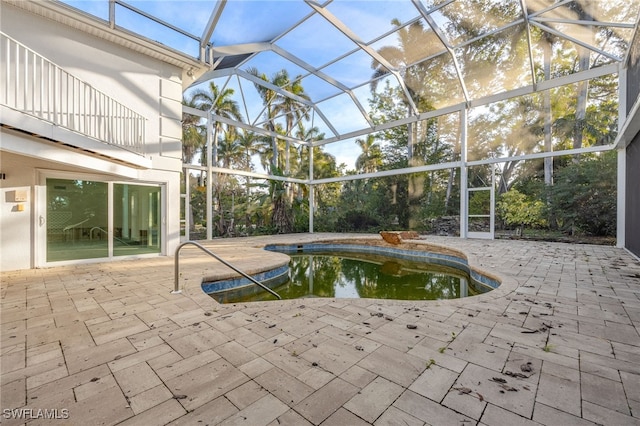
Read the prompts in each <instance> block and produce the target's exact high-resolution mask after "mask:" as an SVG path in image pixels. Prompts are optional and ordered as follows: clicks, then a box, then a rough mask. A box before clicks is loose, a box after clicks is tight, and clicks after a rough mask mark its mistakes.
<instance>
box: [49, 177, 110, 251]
mask: <svg viewBox="0 0 640 426" xmlns="http://www.w3.org/2000/svg"><path fill="white" fill-rule="evenodd" d="M107 194H108V185H107V183H105V182H92V181H86V180H73V179H47V213H46V215H47V220H46V223H47V245H46V247H47V262H58V261H62V260H74V259H93V258H102V257H108V256H109V241H108V238H107V235H106V233H103V231H104V230H106V229H107V227H108V195H107Z"/></svg>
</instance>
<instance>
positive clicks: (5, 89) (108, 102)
mask: <svg viewBox="0 0 640 426" xmlns="http://www.w3.org/2000/svg"><path fill="white" fill-rule="evenodd" d="M0 46H1V48H0V52H2V53H1V56H2V64H1V67H0V103H2V104H3V105H5V106H7V107H9V108H12V109H14V110H16V111H20V112H22V113H24V114H28V115H31V116H34V117H38V118H40V119H42V120H45V121H48V122H50V123H52V124H55V125H57V126H60V127H63V128H66V129H69V130H72V131H74V132H77V133H80V134H82V135H84V136H88V137H90V138H94V139H97V140H99V141H101V142H104V143H107V144H110V145H115V146H118V147H121V148H125V149H127V150H130V151H133V152H136V153H140V154H143V153H144V140H145V122H146V119H145V118H144V117H143V116H141V115H140V114H138V113H136V112H135V111H133V110H131V109H130V108H127V107H126V106H124V105H122V104H121V103H120V102H118V101H116V100H114V99H113V98H111V97H109V96H107V95H105V94H104V93H102V92H100V91H99V90H96V89H95V88H93V87H91V85H89V84H88V83H85V82H84V81H82V80H80V79H78V78H77V77H74V76H73V75H71V74H69V73H68V72H66V71H65V70H63V69H62V68H60V67H59V66H57V65H56V64H54V63H53V62H51V61H49V60H48V59H46V58H45V57H43V56H42V55H39V54H38V53H36V52H34V51H33V50H31V49H29V48H28V47H26V46H24V45H22V44H21V43H19V42H18V41H16V40H14V39H12V38H11V37H9V36H7V35H6V34H4V33H2V32H0Z"/></svg>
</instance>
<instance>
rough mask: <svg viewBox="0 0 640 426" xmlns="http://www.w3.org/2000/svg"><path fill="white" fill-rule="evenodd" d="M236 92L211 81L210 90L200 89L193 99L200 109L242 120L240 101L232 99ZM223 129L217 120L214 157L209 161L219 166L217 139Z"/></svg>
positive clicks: (214, 135) (214, 131)
mask: <svg viewBox="0 0 640 426" xmlns="http://www.w3.org/2000/svg"><path fill="white" fill-rule="evenodd" d="M233 94H234V90H233V89H231V88H227V89H224V90H220V89H219V88H218V86H217V85H216V84H215V83H214V82H213V81H212V82H210V83H209V90H208V91H207V90H203V89H199V90H197V91H195V92H194V94H193V98H192V99H193V101H194V102H195V103H196V104H197V107H198V109H201V110H204V111H211V113H212V114H214V115H218V116H220V117H225V118H230V119H234V120H237V121H240V122H242V115H241V114H240V108H239V106H238V103H237V102H236V101H234V100H233V99H231V97H232V96H233ZM221 131H222V125H221V123H220V122H219V121H216V123H215V125H214V128H213V138H212V140H213V147H212V148H213V158H208V159H207V161H211V164H212V165H213V166H214V167H216V166H218V147H217V139H218V135H219V134H220V132H221Z"/></svg>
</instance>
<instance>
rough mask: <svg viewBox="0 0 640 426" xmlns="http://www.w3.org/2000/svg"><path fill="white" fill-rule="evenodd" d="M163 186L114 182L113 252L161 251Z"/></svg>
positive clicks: (116, 253)
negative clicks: (161, 198) (161, 195)
mask: <svg viewBox="0 0 640 426" xmlns="http://www.w3.org/2000/svg"><path fill="white" fill-rule="evenodd" d="M160 234H161V233H160V187H157V186H142V185H128V184H114V185H113V255H114V256H129V255H136V254H144V253H160Z"/></svg>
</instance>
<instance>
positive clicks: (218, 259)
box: [171, 241, 282, 300]
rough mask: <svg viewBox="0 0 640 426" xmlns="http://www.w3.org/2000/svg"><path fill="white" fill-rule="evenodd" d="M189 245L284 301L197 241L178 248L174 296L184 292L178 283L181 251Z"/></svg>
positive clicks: (183, 244) (188, 242)
mask: <svg viewBox="0 0 640 426" xmlns="http://www.w3.org/2000/svg"><path fill="white" fill-rule="evenodd" d="M187 244H190V245H192V246H196V247H198V248H199V249H200V250H202V251H204V252H205V253H207V254H208V255H209V256H211V257H213V258H215V259H216V260H217V261H219V262H220V263H222V264H223V265H225V266H228V267H229V268H231V269H233V270H234V271H236V272H237V273H239V274H240V275H242V276H243V277H245V278H246V279H248V280H249V281H251V282H252V283H254V284H256V285H258V286H260V287H262V288H263V289H264V290H267V291H268V292H269V293H271V294H273V295H274V296H275V297H277V298H278V299H279V300H282V297H280V295H279V294H278V293H276V292H275V291H273V290H271V289H270V288H269V287H267V286H266V285H264V284H262V283H261V282H260V281H257V280H256V279H255V278H253V277H252V276H250V275H247V274H246V273H244V272H242V271H241V270H240V269H238V268H236V267H235V266H233V265H232V264H230V263H229V262H227V261H226V260H224V259H222V258H221V257H220V256H218V255H217V254H215V253H214V252H212V251H211V250H209V249H207V248H206V247H204V246H203V245H202V244H200V243H197V242H195V241H185V242H184V243H182V244H180V245H179V246H178V248H176V255H175V257H176V260H175V279H174V284H175V287H174V289H173V291H172V292H171V293H173V294H179V293H182V290H180V283H179V281H178V277H179V276H180V249H181V248H182V247H184V246H186V245H187Z"/></svg>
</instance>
